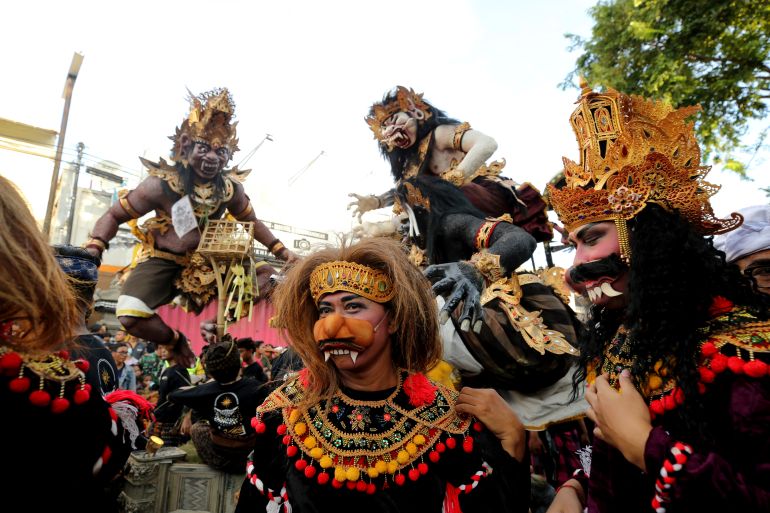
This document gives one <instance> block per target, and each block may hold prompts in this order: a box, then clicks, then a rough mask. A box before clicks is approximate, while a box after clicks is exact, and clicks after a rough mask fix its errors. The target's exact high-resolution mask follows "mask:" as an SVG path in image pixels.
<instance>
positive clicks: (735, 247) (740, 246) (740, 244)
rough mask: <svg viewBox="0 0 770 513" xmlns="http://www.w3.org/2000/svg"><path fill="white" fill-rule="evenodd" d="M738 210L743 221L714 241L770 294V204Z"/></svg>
mask: <svg viewBox="0 0 770 513" xmlns="http://www.w3.org/2000/svg"><path fill="white" fill-rule="evenodd" d="M738 212H739V213H740V214H741V215H743V224H742V225H741V226H739V227H738V228H736V229H735V230H732V231H730V232H727V233H726V234H724V235H719V236H717V237H715V239H714V245H715V246H716V247H717V248H718V249H720V250H722V251H724V252H725V257H726V259H727V262H728V263H731V264H735V265H737V266H738V268H739V269H740V270H741V272H742V273H743V274H744V275H745V276H747V277H750V278H753V279H754V282H755V284H756V288H757V291H759V292H761V293H763V294H768V295H770V205H756V206H753V207H746V208H744V209H742V210H739V211H738Z"/></svg>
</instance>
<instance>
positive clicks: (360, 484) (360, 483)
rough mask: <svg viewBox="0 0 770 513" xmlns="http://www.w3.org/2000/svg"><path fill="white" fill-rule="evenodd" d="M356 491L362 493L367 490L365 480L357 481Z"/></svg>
mask: <svg viewBox="0 0 770 513" xmlns="http://www.w3.org/2000/svg"><path fill="white" fill-rule="evenodd" d="M356 491H359V492H361V493H363V492H365V491H366V483H365V482H363V481H357V482H356Z"/></svg>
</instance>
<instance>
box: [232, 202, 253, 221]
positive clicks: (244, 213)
mask: <svg viewBox="0 0 770 513" xmlns="http://www.w3.org/2000/svg"><path fill="white" fill-rule="evenodd" d="M252 212H254V207H253V206H252V205H251V202H248V203H247V204H246V208H244V209H243V210H241V211H240V212H238V213H237V214H233V217H234V218H236V219H237V220H239V221H241V220H243V218H245V217H246V216H248V215H249V214H251V213H252Z"/></svg>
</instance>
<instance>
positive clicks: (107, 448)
mask: <svg viewBox="0 0 770 513" xmlns="http://www.w3.org/2000/svg"><path fill="white" fill-rule="evenodd" d="M111 457H112V449H110V446H109V445H105V446H104V450H103V451H102V462H103V463H107V462H108V461H110V458H111Z"/></svg>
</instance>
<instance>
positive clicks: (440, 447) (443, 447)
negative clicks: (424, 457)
mask: <svg viewBox="0 0 770 513" xmlns="http://www.w3.org/2000/svg"><path fill="white" fill-rule="evenodd" d="M436 451H437V452H438V453H439V454H440V453H442V452H444V451H446V445H444V442H439V443H437V444H436Z"/></svg>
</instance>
